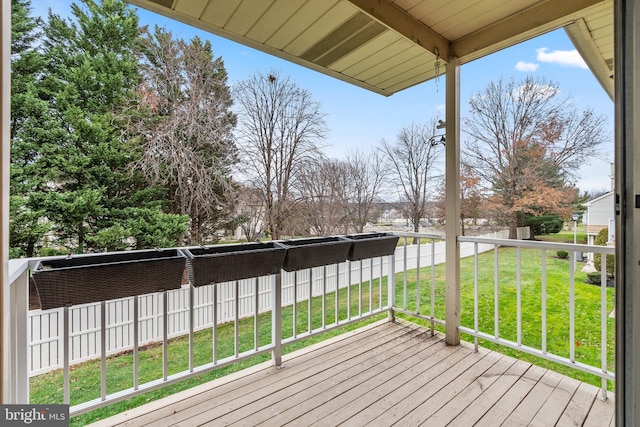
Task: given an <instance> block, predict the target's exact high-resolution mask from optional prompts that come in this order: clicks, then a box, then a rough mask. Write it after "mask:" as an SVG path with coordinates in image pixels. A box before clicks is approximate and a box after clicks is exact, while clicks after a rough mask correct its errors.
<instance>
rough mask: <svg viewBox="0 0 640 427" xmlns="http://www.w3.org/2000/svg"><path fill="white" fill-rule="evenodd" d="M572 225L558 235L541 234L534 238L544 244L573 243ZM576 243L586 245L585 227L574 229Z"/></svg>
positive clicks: (580, 226) (579, 226)
mask: <svg viewBox="0 0 640 427" xmlns="http://www.w3.org/2000/svg"><path fill="white" fill-rule="evenodd" d="M573 237H574V236H573V223H572V224H571V225H570V226H569V229H568V230H564V229H562V230H560V232H559V233H553V234H542V235H538V236H536V239H537V240H544V241H546V242H557V243H573ZM576 243H578V244H583V245H586V244H587V227H586V226H585V225H578V227H577V229H576Z"/></svg>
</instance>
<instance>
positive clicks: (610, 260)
mask: <svg viewBox="0 0 640 427" xmlns="http://www.w3.org/2000/svg"><path fill="white" fill-rule="evenodd" d="M608 240H609V229H608V228H603V229H602V230H600V232H599V233H598V235H597V236H596V238H595V240H594V243H595V244H596V245H597V246H606V244H607V241H608ZM593 264H594V267H595V268H596V270H598V271H600V270H601V269H602V255H600V254H594V255H593ZM615 268H616V264H615V258H614V257H613V255H607V276H609V277H613V273H614V271H615Z"/></svg>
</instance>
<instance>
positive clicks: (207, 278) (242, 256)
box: [183, 242, 286, 286]
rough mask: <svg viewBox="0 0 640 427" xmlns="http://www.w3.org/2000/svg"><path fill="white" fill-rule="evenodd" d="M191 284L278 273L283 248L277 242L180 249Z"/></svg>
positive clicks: (206, 283)
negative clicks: (184, 257)
mask: <svg viewBox="0 0 640 427" xmlns="http://www.w3.org/2000/svg"><path fill="white" fill-rule="evenodd" d="M183 252H184V253H185V255H186V257H187V271H188V272H189V281H190V282H191V284H192V285H193V286H202V285H208V284H209V283H220V282H229V281H232V280H240V279H248V278H251V277H260V276H266V275H268V274H276V273H280V270H282V262H283V261H284V257H285V253H286V248H285V247H284V246H282V245H280V244H279V243H277V242H265V243H243V244H239V245H217V246H210V247H206V248H190V249H184V250H183Z"/></svg>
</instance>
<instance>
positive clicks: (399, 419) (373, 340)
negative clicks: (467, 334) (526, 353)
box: [93, 322, 615, 427]
mask: <svg viewBox="0 0 640 427" xmlns="http://www.w3.org/2000/svg"><path fill="white" fill-rule="evenodd" d="M283 365H284V366H285V367H284V368H283V369H276V368H275V367H273V366H271V365H270V364H269V363H264V364H261V365H258V366H255V367H252V368H249V369H246V370H245V371H240V372H236V373H234V374H231V375H230V376H227V377H223V378H220V379H218V380H214V381H211V382H210V383H207V384H203V385H200V386H198V387H194V388H192V389H190V390H185V391H183V392H180V393H177V394H175V395H173V396H169V397H167V398H164V399H161V400H158V401H156V402H151V403H149V404H147V405H143V406H140V407H138V408H134V409H131V410H129V411H126V412H123V413H121V414H118V415H115V416H113V417H111V418H108V419H105V420H102V421H99V422H97V423H95V424H93V425H94V427H98V426H155V425H158V426H163V427H164V426H204V425H210V426H218V425H237V426H254V425H264V426H282V425H291V426H310V425H313V424H315V425H318V426H333V425H341V426H363V425H371V426H381V425H385V426H386V425H394V424H396V425H398V426H404V425H421V424H424V425H428V426H445V425H449V426H471V425H477V426H482V425H485V426H497V425H504V426H519V425H538V426H547V425H549V426H551V425H562V426H564V425H567V426H571V425H594V426H600V425H609V424H610V423H611V422H612V420H613V417H614V411H613V408H614V406H615V405H614V396H613V394H612V393H609V395H608V397H609V399H608V400H607V401H602V400H600V398H599V393H600V390H599V389H598V388H597V387H594V386H592V385H588V384H584V383H581V382H579V381H577V380H573V379H570V378H567V377H565V376H563V375H560V374H558V373H556V372H553V371H550V370H547V369H544V368H540V367H538V366H535V365H531V364H530V363H527V362H523V361H519V360H516V359H513V358H511V357H509V356H504V355H502V354H500V353H496V352H493V351H490V350H487V349H483V348H480V349H479V351H478V352H474V351H473V347H472V346H471V345H467V344H463V345H460V346H456V347H451V346H447V345H446V344H445V342H444V338H443V337H442V336H441V335H438V334H436V336H431V334H430V332H429V331H428V330H427V329H424V328H421V327H417V326H415V325H412V324H408V323H405V322H397V323H388V322H387V323H378V324H375V325H372V326H368V327H365V328H361V329H359V330H357V331H353V332H350V333H347V334H344V335H342V336H340V337H335V338H332V339H330V340H327V341H325V342H323V343H318V344H314V345H313V346H310V347H308V348H305V349H302V350H299V351H296V352H294V353H291V354H287V355H284V356H283Z"/></svg>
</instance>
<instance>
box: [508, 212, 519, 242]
mask: <svg viewBox="0 0 640 427" xmlns="http://www.w3.org/2000/svg"><path fill="white" fill-rule="evenodd" d="M509 238H510V239H517V238H518V214H517V213H514V214H512V215H511V220H510V221H509Z"/></svg>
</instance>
